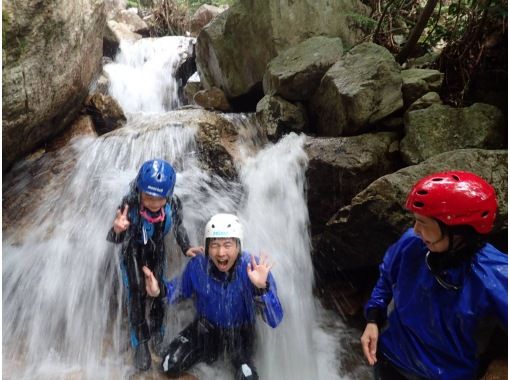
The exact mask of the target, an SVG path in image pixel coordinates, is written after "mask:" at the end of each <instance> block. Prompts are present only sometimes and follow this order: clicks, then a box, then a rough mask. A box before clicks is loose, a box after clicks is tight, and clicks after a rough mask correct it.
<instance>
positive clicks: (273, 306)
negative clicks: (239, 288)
mask: <svg viewBox="0 0 510 380" xmlns="http://www.w3.org/2000/svg"><path fill="white" fill-rule="evenodd" d="M253 294H254V300H255V304H256V305H257V308H258V309H259V310H260V311H261V312H262V318H263V319H264V321H265V322H266V323H267V324H268V325H269V326H271V327H273V328H275V327H276V326H278V325H279V324H280V322H281V321H282V319H283V308H282V305H281V303H280V299H279V298H278V293H277V290H276V282H275V281H274V278H273V276H272V275H271V273H269V276H268V277H267V283H266V289H264V290H262V291H261V290H259V289H256V288H255V287H254V286H253Z"/></svg>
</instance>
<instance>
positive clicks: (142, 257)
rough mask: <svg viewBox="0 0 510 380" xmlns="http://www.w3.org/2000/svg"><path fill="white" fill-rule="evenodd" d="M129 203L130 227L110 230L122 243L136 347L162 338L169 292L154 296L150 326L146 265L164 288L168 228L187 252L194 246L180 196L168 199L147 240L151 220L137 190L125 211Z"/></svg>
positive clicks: (110, 238)
mask: <svg viewBox="0 0 510 380" xmlns="http://www.w3.org/2000/svg"><path fill="white" fill-rule="evenodd" d="M126 204H127V205H128V206H129V212H128V219H129V221H130V223H131V224H130V226H129V228H128V230H127V231H125V232H122V233H120V234H116V233H115V232H114V230H113V228H112V229H111V230H110V231H109V232H108V236H107V240H108V241H110V242H113V243H122V258H121V267H122V272H123V281H124V285H125V286H126V287H127V290H128V309H129V320H130V324H131V343H132V345H133V346H134V347H136V346H137V345H138V344H140V343H144V342H147V341H149V339H150V337H151V336H153V337H157V338H158V339H161V338H162V333H163V332H162V324H163V320H164V316H165V307H164V303H163V300H164V296H165V294H164V292H161V294H160V296H159V297H157V298H155V299H153V302H152V305H151V308H150V312H149V324H150V325H149V326H148V325H147V321H146V319H145V304H146V300H147V298H148V297H147V294H146V291H145V281H144V275H143V271H142V267H143V266H147V267H148V268H149V269H150V270H151V271H152V272H153V273H154V276H155V277H156V279H157V280H158V282H159V283H160V285H161V289H164V286H163V283H164V282H163V280H164V275H165V264H166V257H165V244H164V237H165V235H166V233H167V232H168V231H165V227H166V228H167V229H168V230H169V229H170V228H172V227H173V228H174V231H175V236H176V240H177V244H178V245H179V247H180V248H181V250H182V252H183V253H185V252H186V251H187V250H188V249H189V248H190V244H189V239H188V234H187V232H186V230H185V228H184V226H183V225H182V207H181V203H180V200H179V198H177V196H175V195H174V196H173V197H172V198H171V199H170V200H168V201H167V205H166V206H165V208H166V211H167V212H166V216H165V220H163V221H162V222H159V223H155V224H153V225H152V226H149V227H150V228H151V232H152V233H151V236H149V237H147V234H145V239H144V236H143V235H144V234H143V228H144V223H145V225H146V226H147V223H148V222H147V221H144V220H143V218H142V217H141V216H140V214H139V209H140V204H139V196H138V192H136V190H132V191H131V192H130V193H129V194H128V195H127V196H125V197H124V199H123V200H122V203H121V206H120V207H119V209H120V210H122V209H123V207H124V206H125V205H126ZM168 211H170V212H168ZM169 214H170V215H169ZM169 218H170V219H169ZM170 223H171V225H170ZM144 242H145V243H144ZM158 334H159V335H158Z"/></svg>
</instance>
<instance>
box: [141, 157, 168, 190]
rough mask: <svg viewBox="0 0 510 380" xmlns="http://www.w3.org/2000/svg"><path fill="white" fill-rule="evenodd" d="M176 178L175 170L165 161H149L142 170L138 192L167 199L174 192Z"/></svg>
mask: <svg viewBox="0 0 510 380" xmlns="http://www.w3.org/2000/svg"><path fill="white" fill-rule="evenodd" d="M175 177H176V176H175V170H174V168H173V167H172V165H170V164H169V163H168V162H166V161H165V160H159V159H157V160H149V161H147V162H144V164H143V165H142V167H141V168H140V171H139V172H138V177H137V180H136V186H137V188H138V191H143V192H144V193H147V194H149V195H152V196H155V197H161V198H166V197H167V196H169V195H172V193H173V191H174V186H175Z"/></svg>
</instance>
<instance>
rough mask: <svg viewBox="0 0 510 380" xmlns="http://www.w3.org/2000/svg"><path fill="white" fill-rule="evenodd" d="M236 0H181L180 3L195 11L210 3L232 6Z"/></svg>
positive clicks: (190, 10) (218, 5)
mask: <svg viewBox="0 0 510 380" xmlns="http://www.w3.org/2000/svg"><path fill="white" fill-rule="evenodd" d="M235 1H236V0H179V3H181V4H182V5H184V6H185V7H186V8H187V9H188V11H189V12H190V13H192V14H193V13H194V12H195V11H196V10H197V9H198V8H199V7H200V6H201V5H203V4H210V5H215V6H217V7H221V6H225V5H227V6H231V5H232V4H234V2H235Z"/></svg>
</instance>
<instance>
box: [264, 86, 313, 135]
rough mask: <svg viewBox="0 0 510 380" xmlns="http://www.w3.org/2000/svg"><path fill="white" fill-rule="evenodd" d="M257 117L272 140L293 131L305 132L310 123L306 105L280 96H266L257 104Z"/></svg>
mask: <svg viewBox="0 0 510 380" xmlns="http://www.w3.org/2000/svg"><path fill="white" fill-rule="evenodd" d="M257 119H258V120H259V122H260V124H261V125H262V127H263V128H264V131H265V132H266V135H267V137H268V138H269V139H271V140H277V139H279V138H280V137H281V136H283V135H284V134H286V133H289V132H291V131H294V132H298V133H299V132H303V131H304V130H305V129H306V127H307V125H308V118H307V114H306V109H305V107H304V106H303V105H302V104H300V103H297V104H292V103H291V102H288V101H286V100H285V99H283V98H281V97H279V96H269V95H266V96H264V97H263V98H262V99H261V100H260V102H258V104H257Z"/></svg>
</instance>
